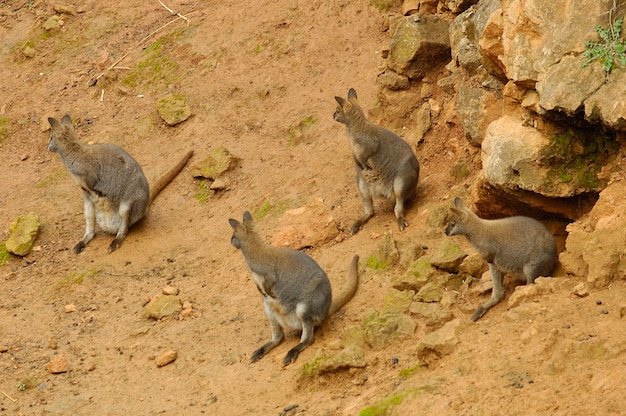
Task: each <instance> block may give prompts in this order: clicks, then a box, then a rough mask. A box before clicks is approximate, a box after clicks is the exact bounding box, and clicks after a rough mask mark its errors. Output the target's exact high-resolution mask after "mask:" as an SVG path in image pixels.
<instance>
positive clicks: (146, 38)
mask: <svg viewBox="0 0 626 416" xmlns="http://www.w3.org/2000/svg"><path fill="white" fill-rule="evenodd" d="M159 3H161V5H162V6H163V7H165V8H166V9H167V11H169V12H170V13H172V14H175V15H176V17H175V18H174V19H173V20H171V21H169V22H167V23H166V24H164V25H163V26H161V27H159V28H158V29H156V30H154V31H152V32H150V33H149V34H148V35H147V36H145V37H144V38H143V39H141V40H140V41H139V42H137V44H138V45H141V44H142V43H144V42H145V41H146V40H148V39H150V38H151V37H152V36H154V35H155V34H156V33H157V32H159V31H161V30H163V29H164V28H166V27H167V26H169V25H171V24H172V23H174V22H176V21H178V20H179V19H184V20H185V21H186V22H187V25H189V18H187V16H184V15H182V14H180V13H176V12H175V11H173V10H172V9H170V8H169V7H167V6H166V5H165V4H163V2H162V1H161V0H159ZM193 13H195V11H192V12H190V13H187V15H190V14H193ZM130 52H131V51H128V52H126V53H125V54H124V55H122V57H121V58H120V59H118V60H117V61H115V62H113V64H111V66H109V67H108V68H107V69H105V70H104V71H103V72H102V73H101V74H100V75H98V76H97V77H95V78H92V79H91V80H90V81H89V86H94V85H96V83H97V82H98V80H99V79H100V78H102V77H103V76H104V74H106V73H107V72H108V71H110V70H111V69H113V68H115V66H116V65H117V64H119V63H120V62H122V60H123V59H124V58H126V57H127V56H128V55H129V54H130Z"/></svg>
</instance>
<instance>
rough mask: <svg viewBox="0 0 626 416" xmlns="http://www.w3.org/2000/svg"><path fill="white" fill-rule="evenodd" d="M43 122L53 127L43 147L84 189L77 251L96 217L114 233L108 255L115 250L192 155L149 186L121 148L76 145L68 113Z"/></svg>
mask: <svg viewBox="0 0 626 416" xmlns="http://www.w3.org/2000/svg"><path fill="white" fill-rule="evenodd" d="M48 121H49V122H50V126H51V128H52V134H51V135H50V143H48V149H49V150H50V151H52V152H56V153H58V155H59V156H60V157H61V161H62V162H63V164H64V165H65V167H66V168H67V170H69V172H70V174H71V175H72V177H74V179H75V180H76V182H77V183H78V185H79V186H80V187H81V189H82V190H83V204H84V214H85V222H86V227H85V235H84V237H83V239H82V240H80V241H79V242H78V243H77V244H76V245H75V246H74V253H76V254H78V253H80V252H81V251H83V250H84V249H85V247H86V246H87V243H89V241H91V240H92V239H93V238H94V236H95V235H96V230H95V223H96V221H97V222H98V225H99V226H100V228H102V229H103V230H104V231H105V232H107V233H110V234H115V239H114V240H113V241H112V242H111V245H109V253H110V252H112V251H114V250H116V249H118V248H119V247H120V246H121V244H122V240H124V238H125V237H126V234H128V228H129V227H130V226H132V225H133V224H135V223H136V222H137V221H139V220H140V219H142V218H143V217H145V215H146V214H147V213H148V207H149V206H150V203H151V202H152V200H153V199H154V198H155V197H156V196H157V195H158V193H159V192H160V191H161V190H162V189H163V188H164V187H165V186H166V185H167V184H168V183H170V182H171V181H172V179H174V177H176V175H178V173H179V172H180V171H181V170H182V169H183V167H185V165H186V164H187V161H188V160H189V158H191V156H192V155H193V151H191V150H190V151H188V152H187V153H186V154H185V155H184V156H183V158H182V159H181V160H180V161H179V162H178V163H177V164H176V165H175V166H174V167H173V168H171V169H170V170H169V171H167V172H166V173H165V174H163V175H162V176H161V177H159V178H158V179H157V180H156V181H155V182H154V183H153V184H151V185H148V181H147V179H146V177H145V175H144V173H143V171H142V170H141V167H140V166H139V164H138V163H137V161H136V160H135V159H134V158H133V157H132V156H131V155H130V154H128V153H127V152H126V151H125V150H123V149H122V148H121V147H119V146H116V145H114V144H109V143H98V144H92V145H89V144H83V143H81V142H80V141H79V140H78V135H77V134H76V131H75V130H74V126H73V125H72V119H71V118H70V116H69V115H65V116H63V118H62V119H61V121H60V122H59V121H58V120H57V119H55V118H52V117H50V118H48Z"/></svg>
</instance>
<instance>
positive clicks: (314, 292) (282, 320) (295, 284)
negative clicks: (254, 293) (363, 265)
mask: <svg viewBox="0 0 626 416" xmlns="http://www.w3.org/2000/svg"><path fill="white" fill-rule="evenodd" d="M228 221H229V223H230V225H231V227H233V230H234V231H233V235H232V237H231V240H230V242H231V244H232V245H233V246H234V247H235V248H238V249H240V250H241V253H242V254H243V257H244V259H245V261H246V263H247V265H248V268H249V269H250V271H251V272H252V278H253V279H254V282H255V283H256V286H257V288H258V289H259V292H260V293H261V296H262V297H263V307H264V309H265V314H266V315H267V318H268V319H269V321H270V327H271V329H272V339H271V340H270V341H268V342H267V343H266V344H264V345H263V346H262V347H261V348H259V349H257V350H256V351H255V352H254V353H253V354H252V359H251V360H252V362H255V361H257V360H260V359H261V358H263V356H264V355H265V354H267V353H268V352H269V351H270V350H271V349H272V348H274V347H276V346H277V345H278V344H280V343H281V342H282V340H283V338H284V332H285V331H288V330H295V331H302V336H301V337H300V343H299V344H298V345H296V346H295V347H293V348H292V349H291V350H289V352H288V353H287V355H286V356H285V358H284V359H283V366H286V365H288V364H290V363H292V362H294V361H295V360H296V358H298V354H300V352H302V350H304V349H305V348H306V347H307V346H308V345H309V344H311V343H312V342H313V339H314V335H313V333H314V330H315V327H316V326H319V325H321V324H322V322H324V320H325V319H326V318H327V317H328V316H330V315H332V314H333V313H335V312H336V311H337V310H338V309H339V308H341V307H342V306H343V305H344V304H345V303H346V302H348V301H349V300H350V299H351V298H352V296H354V293H355V292H356V290H357V286H358V281H359V276H358V270H357V269H358V262H359V256H356V255H355V256H354V258H353V259H352V264H351V265H350V272H349V275H348V276H349V277H348V281H347V283H346V285H345V287H344V288H343V290H342V291H341V292H340V293H339V294H338V295H337V296H333V295H332V291H331V286H330V281H329V280H328V276H326V273H325V272H324V270H322V268H321V267H320V266H319V265H318V264H317V263H316V262H315V260H313V259H312V258H311V257H310V256H308V255H307V254H306V253H303V252H301V251H298V250H294V249H290V248H283V247H273V246H271V245H268V244H265V243H264V242H263V240H262V239H261V237H260V236H259V234H258V232H257V231H256V228H255V226H254V223H253V221H252V215H251V214H250V212H249V211H246V212H245V213H244V214H243V222H241V223H240V222H239V221H237V220H234V219H232V218H231V219H229V220H228Z"/></svg>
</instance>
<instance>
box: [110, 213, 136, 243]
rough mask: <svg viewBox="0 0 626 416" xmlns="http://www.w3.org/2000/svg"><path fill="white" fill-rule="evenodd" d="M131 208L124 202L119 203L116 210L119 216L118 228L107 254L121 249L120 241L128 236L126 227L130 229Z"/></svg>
mask: <svg viewBox="0 0 626 416" xmlns="http://www.w3.org/2000/svg"><path fill="white" fill-rule="evenodd" d="M131 208H132V206H131V205H129V204H128V203H126V202H121V203H120V207H119V210H118V213H119V216H120V227H119V228H118V229H117V234H116V235H115V238H114V239H113V241H111V244H110V245H109V253H112V252H114V251H115V250H117V249H118V248H120V247H121V245H122V241H123V240H124V238H126V235H127V234H128V227H130V212H131Z"/></svg>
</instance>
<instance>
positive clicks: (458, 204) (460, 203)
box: [454, 196, 467, 209]
mask: <svg viewBox="0 0 626 416" xmlns="http://www.w3.org/2000/svg"><path fill="white" fill-rule="evenodd" d="M454 206H455V207H457V208H458V209H467V208H465V203H464V202H463V200H462V199H461V198H459V197H458V196H457V197H456V198H454Z"/></svg>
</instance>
